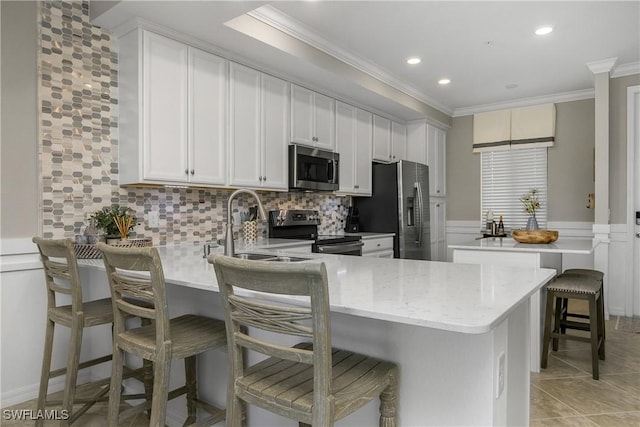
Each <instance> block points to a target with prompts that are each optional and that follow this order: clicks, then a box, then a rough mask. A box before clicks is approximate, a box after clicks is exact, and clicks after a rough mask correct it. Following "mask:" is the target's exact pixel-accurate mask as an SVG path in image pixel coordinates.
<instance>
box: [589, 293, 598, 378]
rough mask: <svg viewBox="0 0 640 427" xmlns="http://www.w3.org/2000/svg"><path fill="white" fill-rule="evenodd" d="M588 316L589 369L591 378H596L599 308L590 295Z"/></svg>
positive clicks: (593, 296)
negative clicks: (589, 340)
mask: <svg viewBox="0 0 640 427" xmlns="http://www.w3.org/2000/svg"><path fill="white" fill-rule="evenodd" d="M588 300H589V318H590V322H591V325H590V328H589V329H590V330H591V331H590V332H591V369H592V370H593V379H594V380H597V379H598V378H599V377H600V374H599V370H598V359H599V356H598V341H599V340H598V338H599V335H600V325H599V323H598V318H599V317H600V315H599V311H600V310H599V308H598V307H597V306H596V296H595V295H590V296H589V298H588Z"/></svg>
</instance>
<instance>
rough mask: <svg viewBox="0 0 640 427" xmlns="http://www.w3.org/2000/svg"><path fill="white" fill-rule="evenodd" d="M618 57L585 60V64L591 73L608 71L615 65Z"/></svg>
mask: <svg viewBox="0 0 640 427" xmlns="http://www.w3.org/2000/svg"><path fill="white" fill-rule="evenodd" d="M617 60H618V58H608V59H603V60H601V61H593V62H587V63H586V66H587V68H588V69H589V71H591V72H592V73H593V74H600V73H609V72H611V70H612V69H613V66H614V65H616V61H617Z"/></svg>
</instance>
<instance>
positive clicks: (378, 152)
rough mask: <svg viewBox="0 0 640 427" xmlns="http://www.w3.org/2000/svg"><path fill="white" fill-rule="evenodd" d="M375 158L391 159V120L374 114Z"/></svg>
mask: <svg viewBox="0 0 640 427" xmlns="http://www.w3.org/2000/svg"><path fill="white" fill-rule="evenodd" d="M373 159H374V160H380V161H381V162H389V161H391V120H389V119H385V118H384V117H380V116H375V115H374V116H373Z"/></svg>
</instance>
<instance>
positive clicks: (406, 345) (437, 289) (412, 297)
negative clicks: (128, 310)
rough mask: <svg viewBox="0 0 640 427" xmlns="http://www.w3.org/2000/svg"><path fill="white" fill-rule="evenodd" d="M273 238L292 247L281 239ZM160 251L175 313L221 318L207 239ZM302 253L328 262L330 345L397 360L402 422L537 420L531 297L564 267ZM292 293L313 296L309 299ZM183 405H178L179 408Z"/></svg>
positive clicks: (220, 359) (218, 369)
mask: <svg viewBox="0 0 640 427" xmlns="http://www.w3.org/2000/svg"><path fill="white" fill-rule="evenodd" d="M263 248H266V249H268V250H269V251H270V252H272V253H283V252H282V251H283V250H282V248H277V247H270V246H269V245H266V246H263ZM217 250H220V249H213V250H212V251H217ZM159 251H160V256H161V258H162V262H163V267H164V273H165V278H166V281H167V283H168V284H169V286H168V288H167V289H168V290H167V292H168V298H169V307H170V312H171V315H172V316H175V315H178V314H181V313H183V312H192V313H197V314H204V315H208V316H211V317H216V318H223V313H222V311H221V305H220V298H219V295H218V287H217V283H216V279H215V275H214V271H213V266H211V265H210V264H208V262H207V260H206V259H204V258H203V257H202V246H200V245H191V244H185V245H180V246H173V247H172V246H167V247H160V248H159ZM238 251H239V252H240V251H241V248H240V247H238ZM284 253H286V254H287V255H294V253H291V252H284ZM298 256H303V257H306V258H310V259H309V260H308V261H303V262H320V261H321V262H324V263H325V264H326V267H327V272H328V279H329V292H330V301H331V312H332V317H331V326H332V345H333V346H335V347H341V348H345V349H348V350H352V351H358V352H362V353H366V354H369V355H371V356H374V357H380V358H385V359H388V360H391V361H394V362H396V363H397V364H398V365H399V367H400V384H399V387H400V389H399V399H400V400H399V424H398V425H399V426H406V427H409V426H426V425H438V426H443V425H467V426H468V425H527V424H528V422H529V368H530V367H529V330H530V327H529V299H530V296H531V295H532V294H534V293H535V292H537V291H538V289H540V287H542V286H544V285H545V284H546V283H547V282H548V281H549V280H550V279H551V278H552V277H553V276H554V274H555V271H553V270H548V269H534V268H509V267H494V266H483V265H462V264H453V263H440V262H426V261H415V260H401V259H381V258H367V257H353V256H340V255H320V254H309V253H300V254H298ZM80 264H81V267H82V268H81V270H82V274H83V276H88V277H83V279H84V280H86V282H85V283H92V287H91V293H92V295H91V297H92V298H94V297H98V296H99V295H97V293H104V292H106V289H107V287H106V278H105V277H104V268H103V265H102V261H101V260H82V261H81V262H80ZM99 283H102V284H104V286H98V285H96V284H99ZM290 302H291V303H293V304H303V302H301V301H300V300H299V299H291V300H290ZM104 333H105V334H108V331H106V330H105V331H104ZM106 338H107V337H106V335H105V337H104V338H103V339H97V337H95V336H94V337H91V338H89V339H90V340H91V344H90V348H91V350H92V352H98V353H99V352H101V351H104V350H105V349H108V343H109V340H108V339H106ZM286 344H287V345H289V344H293V343H286ZM102 347H104V349H103V348H102ZM210 353H211V354H207V355H205V356H204V357H203V358H202V359H200V362H199V363H200V367H201V368H202V369H201V370H200V375H201V377H200V379H199V380H200V386H201V390H202V394H203V395H204V396H206V397H207V398H208V399H210V400H211V401H213V402H214V403H217V404H221V405H222V406H224V404H225V401H224V396H225V387H226V378H227V368H226V354H223V353H220V352H210ZM179 371H180V370H176V374H178V372H179ZM173 408H174V407H172V406H171V405H170V406H169V413H170V414H171V412H172V411H173V410H174V409H173ZM363 409H364V410H362V411H359V412H357V413H355V414H353V415H351V416H349V417H347V418H345V419H344V420H343V421H342V422H341V423H339V424H337V425H344V426H347V425H348V426H356V425H358V426H362V425H371V424H372V423H374V422H375V421H374V420H377V407H376V403H372V404H369V405H368V406H367V407H365V408H363ZM175 411H176V412H177V411H180V406H175ZM179 415H182V414H179ZM249 416H250V417H251V418H252V419H253V423H252V424H250V425H259V426H276V425H277V426H286V425H292V426H293V425H294V424H293V423H291V422H290V421H285V420H284V419H281V418H278V417H276V416H274V415H270V414H267V413H265V412H262V411H260V410H258V409H256V408H251V409H250V411H249Z"/></svg>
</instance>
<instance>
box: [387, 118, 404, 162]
mask: <svg viewBox="0 0 640 427" xmlns="http://www.w3.org/2000/svg"><path fill="white" fill-rule="evenodd" d="M400 160H407V126H405V125H403V124H401V123H397V122H391V161H392V162H397V161H400Z"/></svg>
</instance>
